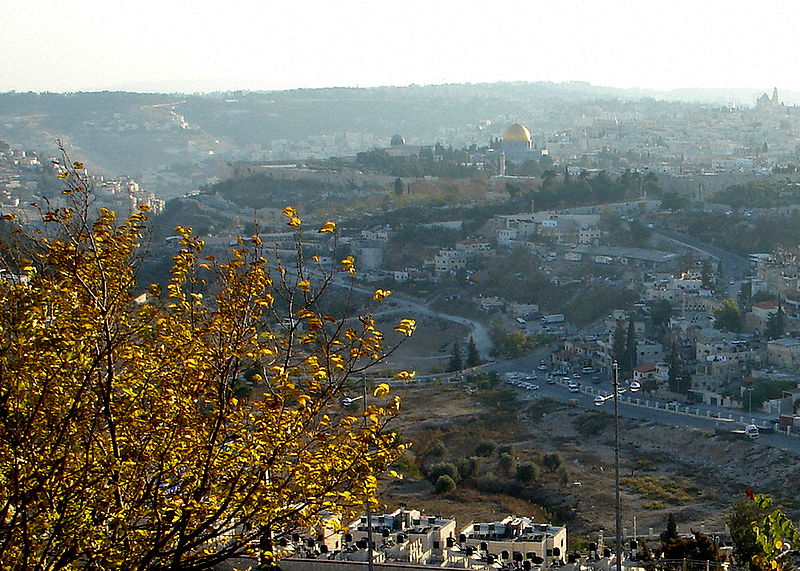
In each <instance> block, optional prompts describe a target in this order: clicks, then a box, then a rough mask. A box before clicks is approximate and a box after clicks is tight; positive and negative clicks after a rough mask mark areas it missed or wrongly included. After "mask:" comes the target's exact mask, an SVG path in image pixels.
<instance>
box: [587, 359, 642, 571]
mask: <svg viewBox="0 0 800 571" xmlns="http://www.w3.org/2000/svg"><path fill="white" fill-rule="evenodd" d="M612 368H613V370H614V394H613V397H614V500H615V501H614V516H615V522H614V528H615V532H616V536H617V545H616V548H615V554H616V559H617V571H622V509H621V504H620V498H619V395H620V393H622V392H625V389H623V390H620V388H619V366H618V364H617V362H616V361H614V363H613V365H612ZM628 390H630V391H631V392H636V391H638V390H639V383H637V382H635V381H631V382H630V383H629V384H628ZM609 398H611V397H610V396H601V395H598V396H596V397H595V399H594V404H595V405H597V406H602V405H603V403H605V402H606V401H607V400H608V399H609Z"/></svg>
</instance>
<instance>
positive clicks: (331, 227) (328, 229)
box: [317, 222, 336, 234]
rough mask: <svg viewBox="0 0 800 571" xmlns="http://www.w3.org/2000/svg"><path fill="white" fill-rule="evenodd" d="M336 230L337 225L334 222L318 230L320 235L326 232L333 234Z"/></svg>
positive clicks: (327, 223)
mask: <svg viewBox="0 0 800 571" xmlns="http://www.w3.org/2000/svg"><path fill="white" fill-rule="evenodd" d="M335 229H336V224H335V223H334V222H326V223H325V225H324V226H323V227H322V228H320V229H319V230H317V232H318V233H319V234H322V233H324V232H333V231H334V230H335Z"/></svg>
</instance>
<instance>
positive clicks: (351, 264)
mask: <svg viewBox="0 0 800 571" xmlns="http://www.w3.org/2000/svg"><path fill="white" fill-rule="evenodd" d="M342 269H343V270H344V271H346V272H350V273H351V274H355V273H356V267H355V260H353V256H347V257H346V258H345V259H344V260H342Z"/></svg>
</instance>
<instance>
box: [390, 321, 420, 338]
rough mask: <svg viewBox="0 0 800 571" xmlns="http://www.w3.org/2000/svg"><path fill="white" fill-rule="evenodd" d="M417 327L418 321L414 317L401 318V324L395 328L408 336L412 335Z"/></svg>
mask: <svg viewBox="0 0 800 571" xmlns="http://www.w3.org/2000/svg"><path fill="white" fill-rule="evenodd" d="M416 328H417V322H416V321H414V320H413V319H401V320H400V325H398V326H397V327H395V328H394V330H395V331H399V332H400V333H402V334H403V335H405V336H406V337H411V334H412V333H414V330H415V329H416Z"/></svg>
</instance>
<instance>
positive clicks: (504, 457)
mask: <svg viewBox="0 0 800 571" xmlns="http://www.w3.org/2000/svg"><path fill="white" fill-rule="evenodd" d="M497 465H498V467H499V468H500V470H501V471H502V472H503V474H505V475H506V476H508V475H509V474H511V472H512V471H513V470H514V469H515V468H516V465H517V461H516V459H515V458H514V456H513V455H512V454H509V453H508V452H503V453H501V454H500V455H499V456H498V457H497Z"/></svg>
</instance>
